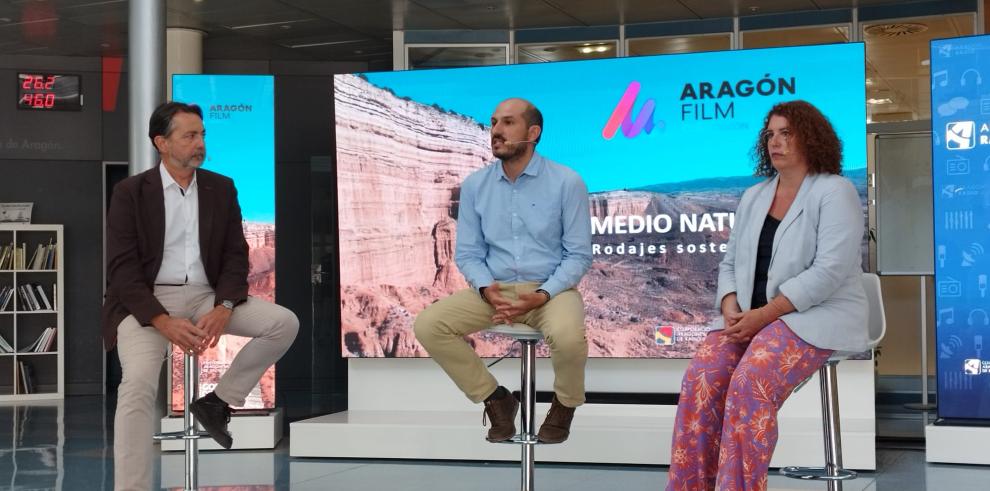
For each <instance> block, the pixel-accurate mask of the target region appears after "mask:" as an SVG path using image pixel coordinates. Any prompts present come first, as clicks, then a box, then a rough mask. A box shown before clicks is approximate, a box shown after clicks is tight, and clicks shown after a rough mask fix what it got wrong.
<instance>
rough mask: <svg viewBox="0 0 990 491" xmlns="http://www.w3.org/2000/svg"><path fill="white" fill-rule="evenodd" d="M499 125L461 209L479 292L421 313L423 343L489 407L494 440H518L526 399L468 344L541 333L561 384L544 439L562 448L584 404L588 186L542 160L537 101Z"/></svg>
mask: <svg viewBox="0 0 990 491" xmlns="http://www.w3.org/2000/svg"><path fill="white" fill-rule="evenodd" d="M491 125H492V129H491V135H492V153H493V154H494V155H495V157H497V158H498V160H496V161H495V162H493V163H492V164H490V165H488V166H487V167H485V168H483V169H480V170H478V171H476V172H474V173H473V174H471V175H470V176H468V177H467V179H465V180H464V183H463V185H462V186H461V190H460V204H459V206H458V216H457V250H456V253H455V259H456V262H457V266H458V268H460V270H461V273H463V274H464V277H465V278H467V280H468V283H470V285H471V286H472V288H469V289H465V290H462V291H459V292H457V293H455V294H453V295H451V296H450V297H447V298H445V299H442V300H440V301H438V302H437V303H435V304H433V305H431V306H429V307H427V308H426V310H424V311H423V312H422V313H420V315H419V316H418V317H417V318H416V324H415V333H416V338H417V339H418V340H419V342H420V343H421V344H422V345H423V347H424V348H426V350H427V351H428V352H429V353H430V356H432V357H433V358H434V360H436V362H437V363H438V364H439V365H440V366H441V368H443V370H444V371H445V372H447V375H449V376H450V378H451V379H453V381H454V383H455V384H456V385H457V386H458V388H460V389H461V390H462V391H463V392H464V394H465V395H467V397H468V398H469V399H471V400H472V401H473V402H484V403H485V413H486V415H487V416H488V419H490V420H491V421H492V427H491V428H490V429H489V431H488V440H489V441H493V442H497V441H504V440H508V439H509V438H511V437H512V436H513V435H515V422H514V420H515V415H516V412H517V411H518V409H519V402H518V401H517V400H516V398H515V397H514V396H513V395H512V394H511V393H509V391H508V390H506V389H505V387H502V386H500V385H498V382H497V381H496V380H495V377H493V376H492V374H491V372H489V371H488V369H487V368H486V367H485V365H484V363H483V362H482V361H481V359H480V358H479V357H478V355H477V354H476V353H475V352H474V350H473V349H471V347H470V346H469V345H468V344H467V342H465V340H464V339H463V338H464V336H466V335H468V334H471V333H474V332H477V331H480V330H483V329H486V328H488V327H491V326H492V325H493V324H501V323H512V322H522V323H526V324H529V325H530V326H532V327H534V328H537V329H540V330H541V331H542V332H543V334H544V337H545V338H546V342H547V345H548V346H549V348H550V357H551V360H552V362H553V368H554V374H555V376H556V379H555V381H554V398H553V400H552V402H551V406H550V412H549V413H548V414H547V417H546V420H545V421H544V423H543V425H542V426H541V427H540V431H539V438H540V440H541V441H543V442H546V443H560V442H562V441H564V440H566V439H567V437H568V436H569V434H570V426H571V420H572V418H573V416H574V408H576V407H577V406H579V405H581V404H583V403H584V367H585V363H586V361H587V358H588V342H587V340H586V339H585V335H584V303H583V302H582V300H581V295H580V294H579V293H578V292H577V290H576V289H575V287H576V286H577V284H578V282H580V281H581V277H582V276H584V274H585V272H587V271H588V268H589V267H590V266H591V216H590V212H589V207H588V188H587V186H585V184H584V181H583V180H582V179H581V177H580V176H579V175H578V174H577V173H576V172H574V171H573V170H571V169H569V168H567V167H564V166H562V165H560V164H557V163H555V162H552V161H550V160H549V159H547V158H545V157H543V156H542V155H539V154H538V153H536V151H535V147H536V144H537V143H539V141H540V135H541V134H542V132H543V116H542V114H540V111H539V110H538V109H537V108H536V107H535V106H533V104H532V103H530V102H529V101H526V100H523V99H507V100H505V101H503V102H502V103H500V104H499V105H498V107H497V108H496V109H495V113H494V114H493V115H492V119H491Z"/></svg>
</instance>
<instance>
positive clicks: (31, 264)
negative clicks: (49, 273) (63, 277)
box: [25, 244, 45, 269]
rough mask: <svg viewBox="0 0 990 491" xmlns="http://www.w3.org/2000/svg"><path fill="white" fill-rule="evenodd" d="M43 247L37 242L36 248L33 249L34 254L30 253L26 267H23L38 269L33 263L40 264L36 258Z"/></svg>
mask: <svg viewBox="0 0 990 491" xmlns="http://www.w3.org/2000/svg"><path fill="white" fill-rule="evenodd" d="M44 248H45V246H43V245H41V244H38V248H37V249H35V250H34V254H32V255H31V259H30V260H29V261H28V262H27V265H28V267H27V268H25V269H38V268H36V267H35V265H36V264H40V263H39V262H38V258H40V257H41V251H42V249H44Z"/></svg>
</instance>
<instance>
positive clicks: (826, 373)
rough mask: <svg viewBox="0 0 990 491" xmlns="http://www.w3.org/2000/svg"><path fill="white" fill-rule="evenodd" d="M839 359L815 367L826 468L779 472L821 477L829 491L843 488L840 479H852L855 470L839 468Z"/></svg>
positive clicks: (789, 474)
mask: <svg viewBox="0 0 990 491" xmlns="http://www.w3.org/2000/svg"><path fill="white" fill-rule="evenodd" d="M838 363H839V362H838V361H834V360H829V362H828V363H826V364H825V366H823V367H821V368H820V369H818V378H820V379H821V391H822V429H823V430H824V433H825V467H785V468H783V469H781V470H780V473H781V474H783V475H785V476H787V477H793V478H795V479H808V480H824V481H827V482H828V490H829V491H842V481H843V480H846V479H855V478H856V472H854V471H851V470H847V469H843V468H842V431H841V428H840V425H839V384H838V376H837V372H836V365H837V364H838Z"/></svg>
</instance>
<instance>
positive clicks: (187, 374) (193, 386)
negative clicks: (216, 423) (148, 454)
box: [154, 353, 210, 491]
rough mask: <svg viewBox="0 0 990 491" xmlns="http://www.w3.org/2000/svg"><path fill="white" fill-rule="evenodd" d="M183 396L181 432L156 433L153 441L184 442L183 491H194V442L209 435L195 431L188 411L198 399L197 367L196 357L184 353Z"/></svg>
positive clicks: (194, 420) (195, 445)
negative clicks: (184, 485)
mask: <svg viewBox="0 0 990 491" xmlns="http://www.w3.org/2000/svg"><path fill="white" fill-rule="evenodd" d="M183 364H184V366H183V372H184V374H183V375H184V377H183V378H184V379H185V381H184V382H183V384H184V385H183V390H182V392H183V395H184V396H185V397H184V399H185V401H183V406H182V409H183V410H182V423H183V428H185V429H184V430H183V431H173V432H167V433H157V434H156V435H155V437H154V438H155V440H159V441H161V440H185V443H186V449H185V454H186V465H185V468H186V475H185V478H186V480H185V482H186V487H185V490H184V491H196V490H197V489H199V484H198V482H197V481H198V470H197V466H198V463H199V462H198V461H199V445H198V443H199V442H197V441H196V440H198V439H200V438H209V436H210V434H209V433H207V432H205V431H197V430H196V417H195V416H193V414H192V411H190V410H189V405H190V404H192V402H193V401H195V400H196V399H197V398H198V394H199V365H197V364H196V356H195V355H192V354H189V353H186V354H185V355H184V356H183Z"/></svg>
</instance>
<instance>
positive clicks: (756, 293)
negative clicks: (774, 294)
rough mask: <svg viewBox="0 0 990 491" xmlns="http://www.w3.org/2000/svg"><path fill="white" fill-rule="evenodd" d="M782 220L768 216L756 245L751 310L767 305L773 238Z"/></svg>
mask: <svg viewBox="0 0 990 491" xmlns="http://www.w3.org/2000/svg"><path fill="white" fill-rule="evenodd" d="M778 225H780V220H777V219H776V218H774V217H772V216H770V215H769V214H768V215H767V219H766V220H764V221H763V230H761V231H760V241H759V242H757V244H756V274H755V275H753V301H752V302H751V305H750V308H753V309H758V308H760V307H762V306H764V305H766V304H767V271H768V270H769V269H770V258H771V257H772V256H773V236H774V234H776V233H777V226H778Z"/></svg>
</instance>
